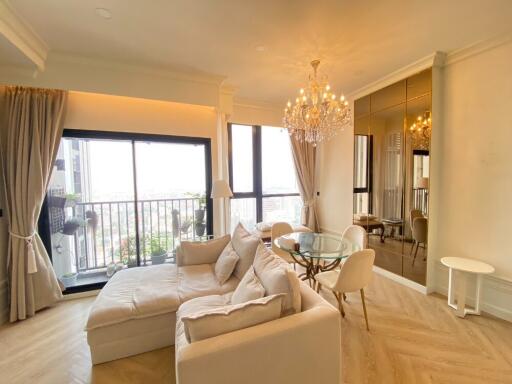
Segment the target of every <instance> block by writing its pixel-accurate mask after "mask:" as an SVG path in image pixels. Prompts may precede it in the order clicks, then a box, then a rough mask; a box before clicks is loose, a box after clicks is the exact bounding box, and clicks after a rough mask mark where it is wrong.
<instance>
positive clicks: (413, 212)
mask: <svg viewBox="0 0 512 384" xmlns="http://www.w3.org/2000/svg"><path fill="white" fill-rule="evenodd" d="M418 217H423V212H422V211H421V210H420V209H411V210H410V211H409V227H410V228H411V233H412V232H413V229H412V227H413V224H414V220H415V219H416V218H418ZM415 244H416V241H415V240H414V236H413V238H412V247H411V252H410V253H409V255H410V256H411V255H412V251H413V249H414V245H415Z"/></svg>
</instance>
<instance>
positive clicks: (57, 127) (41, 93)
mask: <svg viewBox="0 0 512 384" xmlns="http://www.w3.org/2000/svg"><path fill="white" fill-rule="evenodd" d="M3 92H4V95H2V96H3V98H2V99H3V102H4V106H3V107H4V111H5V115H6V119H5V120H6V121H5V120H4V121H5V124H4V127H3V128H4V130H3V132H2V135H1V136H2V137H1V139H2V140H1V149H2V150H1V152H2V155H1V158H2V171H3V173H4V180H5V189H6V191H5V196H6V208H7V220H8V223H9V245H8V254H7V269H8V283H9V296H10V321H16V320H22V319H26V318H27V317H30V316H33V315H34V314H35V312H36V311H37V310H39V309H41V308H44V307H48V306H50V305H52V304H54V303H55V302H56V301H57V300H59V299H60V298H61V297H62V293H61V290H60V288H59V284H58V281H57V278H56V276H55V272H54V271H53V267H52V265H51V263H50V259H49V257H48V254H47V253H46V250H45V248H44V245H43V243H42V241H41V238H40V237H39V235H38V234H37V232H36V231H37V222H38V219H39V213H40V211H41V205H42V203H43V199H44V195H45V193H46V189H47V186H48V183H49V180H50V175H51V170H52V167H53V163H54V160H55V156H56V153H57V149H58V146H59V142H60V139H61V137H62V130H63V123H64V111H65V106H66V100H67V93H66V92H64V91H57V90H46V89H34V88H23V87H5V88H4V89H3Z"/></svg>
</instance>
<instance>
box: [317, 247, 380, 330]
mask: <svg viewBox="0 0 512 384" xmlns="http://www.w3.org/2000/svg"><path fill="white" fill-rule="evenodd" d="M374 261H375V251H374V250H373V249H363V250H361V251H357V252H354V253H353V254H352V255H350V256H349V257H348V258H347V259H346V261H345V262H344V263H343V265H342V266H341V269H340V270H339V271H336V270H334V271H327V272H321V273H318V274H317V275H315V280H316V281H317V283H318V287H319V288H320V287H321V286H324V287H325V288H328V289H329V290H331V291H332V292H333V294H334V296H335V297H336V300H337V301H338V308H339V310H340V312H341V315H342V316H343V317H345V311H344V310H343V297H344V295H345V293H346V292H347V293H348V292H355V291H359V292H360V293H361V301H362V303H363V312H364V319H365V321H366V329H367V330H370V327H369V326H368V314H367V312H366V303H365V299H364V287H366V286H367V285H368V284H369V283H370V281H371V278H372V267H373V262H374Z"/></svg>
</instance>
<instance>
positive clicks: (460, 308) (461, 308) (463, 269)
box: [441, 257, 494, 317]
mask: <svg viewBox="0 0 512 384" xmlns="http://www.w3.org/2000/svg"><path fill="white" fill-rule="evenodd" d="M441 263H443V264H444V265H445V266H447V267H448V271H449V280H448V305H449V306H450V307H452V308H455V309H456V310H457V312H456V315H457V316H459V317H464V316H466V315H479V314H480V294H481V288H482V276H483V275H487V274H489V273H493V272H494V267H493V266H492V265H489V264H487V263H484V262H482V261H478V260H473V259H466V258H464V257H443V258H442V259H441ZM453 271H457V272H458V273H457V288H458V292H457V305H455V292H454V290H455V289H454V276H453V275H454V273H453ZM469 274H476V296H475V308H474V309H466V285H467V278H468V275H469Z"/></svg>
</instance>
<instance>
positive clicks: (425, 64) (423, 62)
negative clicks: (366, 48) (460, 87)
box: [347, 52, 446, 100]
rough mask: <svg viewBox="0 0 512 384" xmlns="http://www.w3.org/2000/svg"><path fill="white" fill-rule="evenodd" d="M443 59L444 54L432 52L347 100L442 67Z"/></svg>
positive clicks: (351, 95)
mask: <svg viewBox="0 0 512 384" xmlns="http://www.w3.org/2000/svg"><path fill="white" fill-rule="evenodd" d="M445 57H446V54H445V53H444V52H434V53H432V54H430V55H428V56H426V57H424V58H422V59H419V60H416V61H415V62H413V63H411V64H409V65H406V66H405V67H402V68H400V69H398V70H396V71H394V72H391V73H390V74H388V75H386V76H384V77H381V78H380V79H378V80H376V81H374V82H372V83H370V84H368V85H365V86H364V87H361V88H359V89H358V90H356V91H354V92H351V93H350V94H348V95H347V98H348V99H350V100H356V99H359V98H361V97H363V96H366V95H369V94H370V93H373V92H375V91H378V90H379V89H382V88H385V87H387V86H388V85H391V84H394V83H396V82H397V81H400V80H403V79H405V78H407V77H409V76H412V75H414V74H416V73H418V72H421V71H423V70H425V69H428V68H430V67H434V66H443V65H444V60H445Z"/></svg>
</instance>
